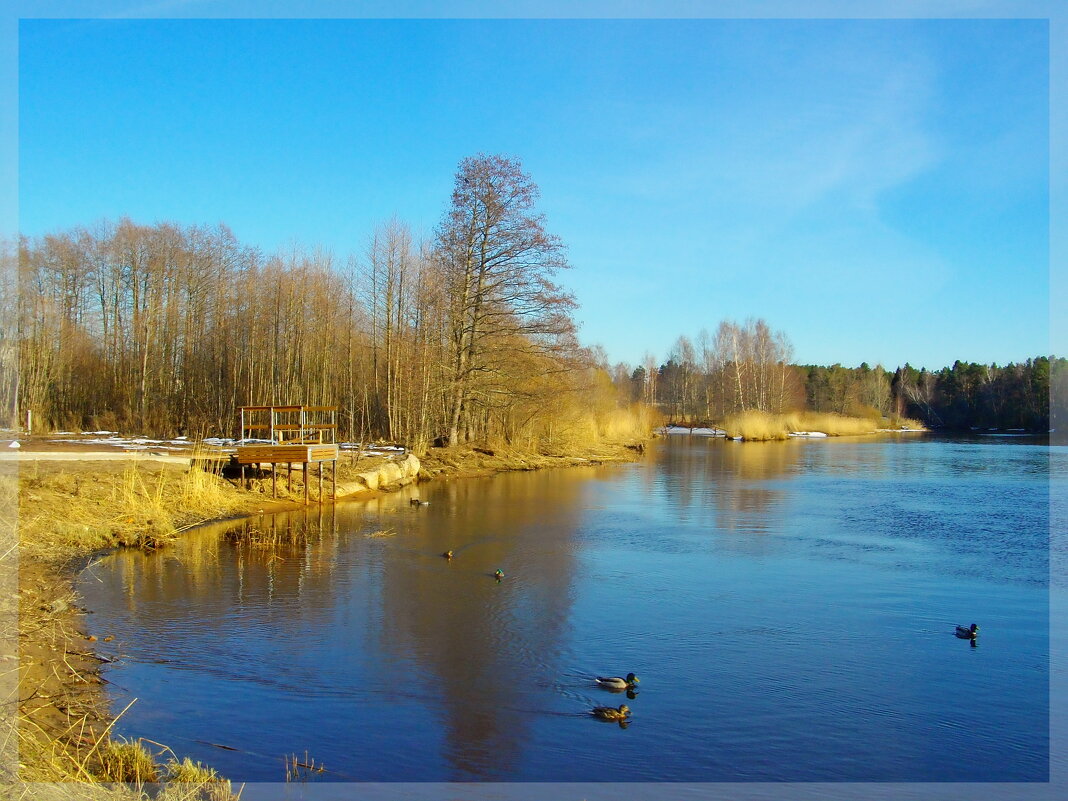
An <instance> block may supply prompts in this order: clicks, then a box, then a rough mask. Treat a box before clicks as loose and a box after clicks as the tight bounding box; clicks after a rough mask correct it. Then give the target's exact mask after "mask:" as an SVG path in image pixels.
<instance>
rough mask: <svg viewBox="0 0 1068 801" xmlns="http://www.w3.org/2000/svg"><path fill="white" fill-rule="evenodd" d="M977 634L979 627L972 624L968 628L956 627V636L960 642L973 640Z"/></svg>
mask: <svg viewBox="0 0 1068 801" xmlns="http://www.w3.org/2000/svg"><path fill="white" fill-rule="evenodd" d="M977 634H979V627H978V626H977V625H975V624H974V623H972V625H971V626H970V627H969V626H957V636H958V637H960V638H961V639H962V640H974V639H975V637H976V635H977Z"/></svg>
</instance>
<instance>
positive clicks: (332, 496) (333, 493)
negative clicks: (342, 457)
mask: <svg viewBox="0 0 1068 801" xmlns="http://www.w3.org/2000/svg"><path fill="white" fill-rule="evenodd" d="M333 465H334V466H333V469H331V470H330V477H331V478H332V479H333V483H334V486H333V487H332V488H331V490H330V500H332V501H336V500H337V459H334V461H333Z"/></svg>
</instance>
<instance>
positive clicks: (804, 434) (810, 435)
mask: <svg viewBox="0 0 1068 801" xmlns="http://www.w3.org/2000/svg"><path fill="white" fill-rule="evenodd" d="M790 436H791V437H808V438H810V439H812V438H822V437H826V436H827V435H826V434H824V433H823V432H822V431H791V432H790Z"/></svg>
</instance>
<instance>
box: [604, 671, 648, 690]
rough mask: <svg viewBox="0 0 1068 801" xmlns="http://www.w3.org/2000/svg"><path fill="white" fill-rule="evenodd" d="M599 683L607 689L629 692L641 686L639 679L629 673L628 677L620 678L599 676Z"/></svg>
mask: <svg viewBox="0 0 1068 801" xmlns="http://www.w3.org/2000/svg"><path fill="white" fill-rule="evenodd" d="M597 683H598V684H600V685H601V686H602V687H607V688H608V689H610V690H629V689H630V688H632V687H633V686H634V685H635V684H640V683H641V682H640V681H639V679H638V677H637V676H635V675H634V674H633V673H628V674H627V677H626V678H625V679H624V678H620V677H619V676H611V677H604V676H598V677H597Z"/></svg>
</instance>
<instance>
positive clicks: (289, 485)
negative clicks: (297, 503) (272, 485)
mask: <svg viewBox="0 0 1068 801" xmlns="http://www.w3.org/2000/svg"><path fill="white" fill-rule="evenodd" d="M286 489H287V490H288V491H289V494H290V495H292V494H293V463H292V462H289V463H287V464H286Z"/></svg>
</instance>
